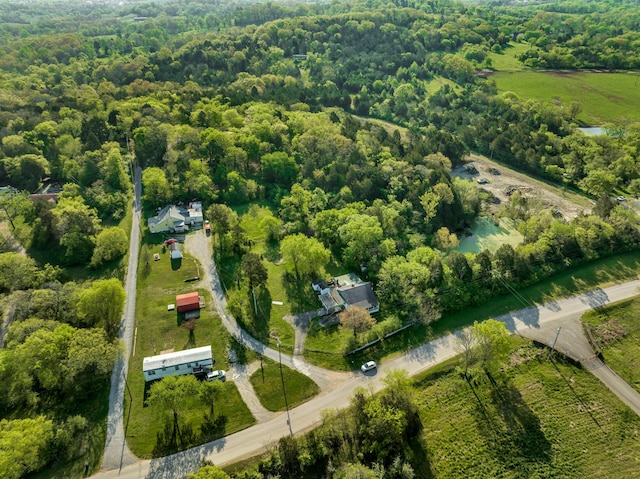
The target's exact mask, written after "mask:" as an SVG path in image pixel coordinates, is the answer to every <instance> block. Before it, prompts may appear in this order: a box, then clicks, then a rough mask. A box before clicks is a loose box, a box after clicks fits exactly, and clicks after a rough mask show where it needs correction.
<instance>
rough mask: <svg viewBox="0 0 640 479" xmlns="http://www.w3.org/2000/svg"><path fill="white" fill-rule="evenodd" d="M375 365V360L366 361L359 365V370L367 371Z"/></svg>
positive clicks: (375, 366)
mask: <svg viewBox="0 0 640 479" xmlns="http://www.w3.org/2000/svg"><path fill="white" fill-rule="evenodd" d="M377 367H378V365H377V364H376V362H375V361H367V362H366V363H364V364H363V365H362V366H360V371H362V372H363V373H366V372H367V371H371V370H372V369H375V368H377Z"/></svg>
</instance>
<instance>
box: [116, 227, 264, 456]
mask: <svg viewBox="0 0 640 479" xmlns="http://www.w3.org/2000/svg"><path fill="white" fill-rule="evenodd" d="M160 241H161V240H160V238H158V237H154V236H151V235H149V234H147V235H146V236H145V237H144V240H143V244H142V248H141V253H140V264H139V268H138V271H139V275H138V294H137V303H136V334H135V338H136V340H135V348H134V350H133V351H132V356H131V358H130V360H129V373H128V376H127V383H128V387H129V390H130V391H131V397H132V399H131V400H130V398H129V396H128V395H125V413H124V418H125V430H126V437H127V442H128V444H129V447H130V448H131V450H132V452H134V454H136V455H137V456H138V457H142V458H149V457H152V456H154V455H158V454H163V455H164V454H168V453H171V452H176V449H174V450H172V449H167V447H166V445H165V444H163V443H162V441H161V440H160V439H159V438H160V437H161V436H162V435H163V433H164V427H165V421H164V420H163V419H158V417H157V413H156V412H155V411H152V410H151V408H149V407H147V406H146V405H145V403H144V401H145V399H146V394H148V385H146V384H145V380H144V375H143V373H142V360H143V359H144V357H146V356H153V355H156V354H160V352H161V351H166V350H171V349H173V350H175V351H180V350H184V349H189V348H194V347H200V346H206V345H209V344H210V345H211V349H212V352H213V357H214V359H215V360H216V362H215V365H214V367H215V368H217V369H228V363H227V357H226V350H227V347H228V345H229V344H230V342H231V340H230V337H229V334H228V333H227V331H226V330H225V328H224V326H223V325H222V323H221V321H220V318H219V317H218V316H217V315H216V314H215V313H214V309H213V308H212V307H211V301H212V300H211V295H210V294H209V293H208V292H207V291H206V290H198V292H199V293H200V294H204V296H205V300H206V303H207V305H208V306H207V307H205V309H203V310H202V311H201V316H200V318H199V319H198V320H197V322H196V327H195V329H194V330H193V332H192V333H190V332H189V331H188V330H187V329H186V328H183V327H180V325H179V322H180V318H179V316H178V315H177V313H176V311H167V305H168V304H170V303H175V296H176V295H177V294H182V293H188V292H190V291H193V290H194V289H197V288H194V286H193V284H192V283H186V282H185V281H184V280H185V279H188V278H192V277H194V276H195V275H196V274H197V269H196V265H195V264H194V263H195V260H193V259H192V258H191V257H189V256H188V255H185V257H184V258H183V260H182V263H181V264H180V266H179V267H177V265H176V264H175V262H174V263H173V264H172V261H171V260H170V259H169V253H168V251H166V250H165V248H164V247H163V245H162V244H161V243H160ZM154 253H157V254H159V255H160V260H159V261H154V260H153V255H154ZM189 406H190V407H189V408H188V412H187V413H185V415H184V423H185V425H187V426H185V430H186V431H187V432H188V431H189V430H190V431H191V433H190V434H187V435H186V436H187V440H186V441H185V443H184V444H183V445H182V447H181V448H182V449H184V448H186V447H191V446H194V445H197V444H201V443H204V442H208V441H210V440H212V439H215V438H217V437H222V436H225V435H227V434H230V433H232V432H235V431H238V430H240V429H244V428H246V427H248V426H251V425H252V424H253V423H254V421H255V420H254V418H253V416H252V415H251V413H250V411H249V409H248V408H247V406H246V405H245V404H244V402H243V401H242V399H241V397H240V394H239V392H238V390H237V388H236V387H235V385H234V384H233V382H227V383H225V385H224V391H223V393H222V396H221V399H219V400H218V402H217V404H216V407H215V421H214V423H213V424H210V423H209V424H208V423H206V422H205V419H204V415H205V413H208V412H209V409H208V406H207V405H205V404H203V403H202V402H201V401H200V400H199V399H198V398H194V399H193V400H191V401H190V404H189Z"/></svg>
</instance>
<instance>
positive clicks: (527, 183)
mask: <svg viewBox="0 0 640 479" xmlns="http://www.w3.org/2000/svg"><path fill="white" fill-rule="evenodd" d="M471 166H472V167H474V168H475V170H476V171H475V172H474V171H473V168H470V167H471ZM451 174H452V175H453V176H457V177H460V178H465V179H468V180H471V181H475V182H477V183H479V182H483V183H482V184H478V186H480V187H481V188H484V189H485V190H487V191H490V192H491V193H492V194H493V195H494V196H495V197H496V198H498V199H499V200H500V203H504V202H505V201H507V200H508V199H509V196H510V195H511V194H513V193H514V192H515V191H519V192H521V193H522V194H523V195H524V196H527V197H536V198H540V199H541V200H542V203H543V205H544V206H545V207H550V208H553V209H554V210H556V211H558V212H559V213H560V214H562V217H563V218H564V219H566V220H571V219H573V218H575V217H576V216H578V215H579V214H580V213H582V212H585V213H588V212H590V211H591V208H592V207H593V202H592V201H590V200H588V199H586V198H583V197H579V196H577V195H575V194H573V193H567V192H565V191H563V190H562V189H561V188H554V187H553V186H550V185H547V184H546V183H544V182H542V181H539V180H535V179H533V178H530V177H528V176H527V175H524V174H522V173H518V172H516V171H514V170H512V169H510V168H507V167H505V166H503V165H500V164H498V163H496V162H494V161H491V160H490V159H489V158H487V157H484V156H481V155H476V154H471V155H470V156H469V161H468V162H467V163H466V164H465V165H464V166H462V167H458V168H456V169H454V170H453V171H452V172H451ZM500 203H497V204H496V205H495V208H497V207H499V205H500Z"/></svg>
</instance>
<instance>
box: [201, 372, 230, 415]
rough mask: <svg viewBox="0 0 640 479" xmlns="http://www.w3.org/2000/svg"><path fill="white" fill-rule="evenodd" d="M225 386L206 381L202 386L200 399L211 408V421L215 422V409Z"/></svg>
mask: <svg viewBox="0 0 640 479" xmlns="http://www.w3.org/2000/svg"><path fill="white" fill-rule="evenodd" d="M222 388H224V385H223V384H222V383H221V382H220V381H204V382H203V383H201V384H200V393H199V394H200V399H202V402H204V403H205V404H207V405H208V406H209V420H210V421H213V413H214V407H215V405H216V401H218V399H219V398H220V394H221V393H222Z"/></svg>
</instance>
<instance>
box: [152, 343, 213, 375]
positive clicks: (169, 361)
mask: <svg viewBox="0 0 640 479" xmlns="http://www.w3.org/2000/svg"><path fill="white" fill-rule="evenodd" d="M212 358H213V356H212V354H211V345H209V346H202V347H201V348H193V349H186V350H184V351H176V352H175V353H168V354H160V355H158V356H149V357H148V358H144V360H143V361H142V371H143V372H147V371H152V370H154V369H161V368H168V367H171V366H178V365H179V364H185V363H191V362H196V361H205V360H207V359H212Z"/></svg>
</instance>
